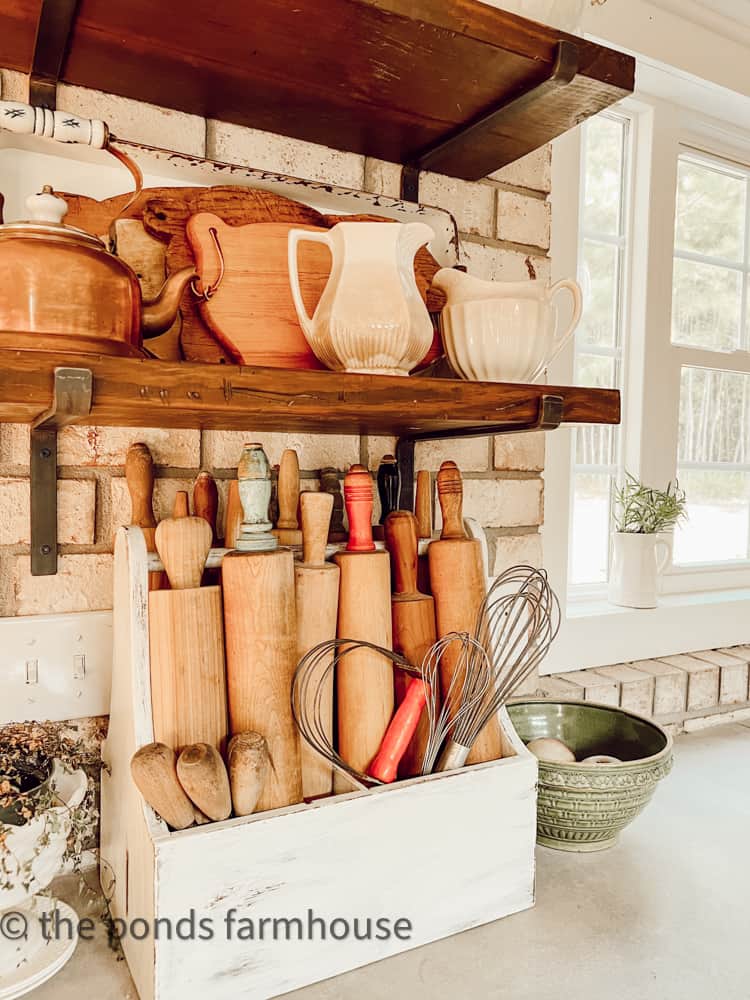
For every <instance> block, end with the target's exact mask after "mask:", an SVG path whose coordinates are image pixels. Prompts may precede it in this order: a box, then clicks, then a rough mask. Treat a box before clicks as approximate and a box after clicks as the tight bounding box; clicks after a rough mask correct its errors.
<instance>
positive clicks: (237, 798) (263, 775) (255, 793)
mask: <svg viewBox="0 0 750 1000" xmlns="http://www.w3.org/2000/svg"><path fill="white" fill-rule="evenodd" d="M227 764H228V765H229V768H228V769H229V785H230V788H231V790H232V806H233V808H234V813H235V815H236V816H249V815H250V814H251V813H252V812H254V811H255V807H256V805H257V804H258V799H259V798H260V793H261V792H262V791H263V788H264V786H265V783H266V780H267V779H268V771H269V768H270V766H271V758H270V757H269V755H268V744H267V743H266V741H265V738H264V737H263V736H261V735H260V733H237V735H236V736H233V737H232V738H231V740H230V741H229V749H228V750H227Z"/></svg>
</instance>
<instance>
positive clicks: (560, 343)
mask: <svg viewBox="0 0 750 1000" xmlns="http://www.w3.org/2000/svg"><path fill="white" fill-rule="evenodd" d="M563 289H567V290H568V291H569V292H570V294H571V295H572V296H573V318H572V319H571V321H570V323H569V324H568V326H567V328H566V330H565V332H564V333H563V334H560V333H558V330H557V328H555V336H554V338H553V341H552V343H553V348H552V353H551V354H550V356H549V357H548V358H547V360H546V362H545V368H546V367H547V365H549V364H551V363H552V362H553V361H554V360H555V358H556V357H557V355H558V354H559V353H560V351H561V350H562V349H563V347H565V345H566V344H567V342H568V341H569V340H570V338H571V337H572V336H573V334H574V333H575V331H576V327H577V326H578V324H579V322H580V320H581V313H582V312H583V295H582V294H581V286H580V285H579V284H578V282H577V281H573V280H572V279H571V278H562V279H561V280H560V281H556V282H555V283H554V285H553V286H552V287H551V288H550V290H549V293H548V298H549V300H550V301H552V299H553V298H554V297H555V295H557V293H558V292H560V291H562V290H563Z"/></svg>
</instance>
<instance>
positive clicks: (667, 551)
mask: <svg viewBox="0 0 750 1000" xmlns="http://www.w3.org/2000/svg"><path fill="white" fill-rule="evenodd" d="M660 546H661V548H662V549H663V550H664V555H663V557H662V558H661V559H659V547H660ZM654 552H655V553H656V575H657V576H661V575H662V573H663V572H664V570H665V569H666V568H667V564H668V563H669V559H670V557H671V555H672V546H671V545H670V544H669V542H665V541H664V539H663V538H657V539H656V542H655V544H654Z"/></svg>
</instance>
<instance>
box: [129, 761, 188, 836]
mask: <svg viewBox="0 0 750 1000" xmlns="http://www.w3.org/2000/svg"><path fill="white" fill-rule="evenodd" d="M130 773H131V774H132V775H133V781H134V782H135V784H136V787H137V788H138V791H139V792H140V793H141V795H142V796H143V798H144V799H145V801H146V802H147V803H148V804H149V805H150V806H151V808H152V809H153V810H154V812H155V813H157V814H158V815H159V816H161V818H162V819H163V820H164V822H165V823H168V824H169V825H170V826H171V827H173V828H174V829H175V830H186V829H187V827H189V826H192V825H193V821H194V819H195V814H194V812H193V804H192V802H191V801H190V799H189V798H188V797H187V795H186V794H185V791H184V789H183V787H182V785H181V784H180V782H179V780H178V778H177V767H176V761H175V754H174V750H172V749H170V747H168V746H165V745H164V744H163V743H149V744H147V745H146V746H143V747H141V748H140V750H136V752H135V753H134V754H133V759H132V760H131V762H130Z"/></svg>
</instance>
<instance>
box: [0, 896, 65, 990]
mask: <svg viewBox="0 0 750 1000" xmlns="http://www.w3.org/2000/svg"><path fill="white" fill-rule="evenodd" d="M45 902H47V901H46V900H45ZM49 902H50V903H51V902H52V901H49ZM56 905H57V910H58V912H59V914H60V920H61V921H68V920H70V921H71V922H72V924H73V927H74V928H75V927H76V926H77V924H78V915H77V914H76V912H75V910H73V909H71V907H70V906H68V904H67V903H61V902H60V901H59V900H58V901H57V904H56ZM77 944H78V936H77V935H76V934H74V936H73V938H72V939H71V940H70V941H69V940H68V939H67V937H66V936H63V937H61V938H60V939H59V940H51V941H49V942H48V943H46V944H45V946H44V947H43V948H41V949H40V950H39V951H37V952H36V954H35V955H34V956H33V957H32V958H31V960H30V961H28V962H25V963H24V964H23V965H22V966H21V967H20V968H19V969H17V970H16V972H15V973H13V974H12V975H10V976H2V977H0V1000H15V998H16V997H22V996H25V995H26V994H27V993H30V992H31V990H33V989H36V987H37V986H41V985H42V983H46V982H47V980H48V979H51V978H52V977H53V976H54V975H55V974H56V973H58V972H59V971H60V969H62V967H63V966H64V965H65V964H66V962H67V961H68V960H69V959H70V958H71V957H72V955H73V952H74V951H75V950H76V945H77Z"/></svg>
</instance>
